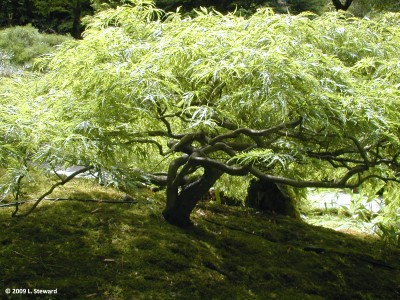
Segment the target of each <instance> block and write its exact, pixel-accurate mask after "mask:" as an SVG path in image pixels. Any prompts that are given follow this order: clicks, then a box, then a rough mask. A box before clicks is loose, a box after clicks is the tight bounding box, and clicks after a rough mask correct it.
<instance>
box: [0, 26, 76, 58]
mask: <svg viewBox="0 0 400 300" xmlns="http://www.w3.org/2000/svg"><path fill="white" fill-rule="evenodd" d="M68 39H69V38H68V37H66V36H61V35H55V34H43V33H39V32H38V30H37V29H35V28H34V27H32V26H31V25H27V26H16V27H10V28H7V29H3V30H0V51H1V53H3V55H4V54H6V59H7V60H8V61H9V62H11V63H13V64H17V65H26V64H28V65H29V64H31V63H32V61H33V59H34V58H37V57H39V56H40V55H43V54H47V53H50V52H52V51H54V50H55V46H57V45H59V44H61V43H62V42H64V41H66V40H68ZM3 59H4V56H3ZM3 59H2V60H3Z"/></svg>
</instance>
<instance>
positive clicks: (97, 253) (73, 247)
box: [0, 192, 400, 299]
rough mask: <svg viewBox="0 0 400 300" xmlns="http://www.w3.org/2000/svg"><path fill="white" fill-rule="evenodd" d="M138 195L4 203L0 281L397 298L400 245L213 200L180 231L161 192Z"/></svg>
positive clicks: (106, 295)
mask: <svg viewBox="0 0 400 300" xmlns="http://www.w3.org/2000/svg"><path fill="white" fill-rule="evenodd" d="M138 197H139V196H138ZM136 200H137V202H136V203H135V204H132V203H130V204H129V203H121V204H113V203H95V202H88V203H82V202H74V201H59V202H55V203H49V202H47V203H44V204H42V205H41V206H39V208H38V209H37V211H35V212H34V213H33V214H31V215H30V216H29V217H27V218H24V219H12V218H10V213H11V209H8V208H7V209H2V210H1V211H0V228H1V232H2V233H1V235H0V245H1V247H0V257H1V258H0V265H1V268H0V282H1V284H0V286H2V287H4V289H5V288H24V289H30V290H33V289H57V295H55V296H46V298H45V299H399V298H400V261H399V260H398V257H399V254H400V251H398V249H397V250H396V249H389V248H387V247H384V245H382V244H380V243H379V242H378V241H376V240H372V239H370V240H363V239H360V238H357V237H354V236H351V235H346V234H344V233H340V232H336V231H333V230H330V229H325V228H322V227H316V226H311V225H308V224H305V223H303V222H301V221H297V220H293V219H291V218H286V217H278V216H273V215H267V214H263V213H259V212H257V211H255V210H252V209H246V208H241V207H228V206H224V205H217V204H215V203H211V202H208V203H205V202H203V203H201V204H200V206H199V207H198V208H197V209H196V210H195V212H194V214H193V220H194V223H195V225H194V226H193V227H192V228H190V229H186V230H183V229H180V228H177V227H174V226H171V225H169V224H167V223H166V222H165V221H164V220H163V219H162V218H161V217H160V216H161V210H162V208H163V205H164V202H163V199H162V196H161V195H159V194H157V193H154V194H151V193H149V192H146V194H143V195H142V197H141V198H138V199H136ZM4 289H3V290H2V291H1V293H2V295H1V297H3V298H4V297H6V295H5V294H4ZM27 298H28V297H27V295H20V296H16V295H11V296H9V299H27ZM6 299H7V298H6ZM43 299H44V298H43Z"/></svg>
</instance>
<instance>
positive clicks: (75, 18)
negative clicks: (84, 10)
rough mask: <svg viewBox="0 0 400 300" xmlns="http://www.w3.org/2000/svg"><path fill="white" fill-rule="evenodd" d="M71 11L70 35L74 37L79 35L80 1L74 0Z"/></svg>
mask: <svg viewBox="0 0 400 300" xmlns="http://www.w3.org/2000/svg"><path fill="white" fill-rule="evenodd" d="M74 4H75V5H74V8H73V11H72V36H73V37H74V38H76V39H79V38H80V37H81V28H80V26H81V1H80V0H76V1H75V3H74Z"/></svg>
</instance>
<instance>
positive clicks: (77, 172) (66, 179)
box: [12, 166, 94, 217]
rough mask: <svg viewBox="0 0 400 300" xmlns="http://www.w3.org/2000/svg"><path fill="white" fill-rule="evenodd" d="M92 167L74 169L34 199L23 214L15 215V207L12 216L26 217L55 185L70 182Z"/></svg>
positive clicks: (16, 211)
mask: <svg viewBox="0 0 400 300" xmlns="http://www.w3.org/2000/svg"><path fill="white" fill-rule="evenodd" d="M93 168H94V166H87V167H84V168H82V169H79V170H77V171H75V172H74V173H72V174H71V175H69V176H67V177H66V178H65V179H63V180H61V181H59V182H57V183H55V184H53V185H52V187H51V188H50V189H49V190H48V191H47V192H46V193H44V194H43V195H42V196H40V197H39V198H38V199H37V200H36V202H35V203H34V204H33V205H32V207H31V208H30V209H29V210H28V211H26V212H25V213H23V214H20V215H17V213H18V209H16V210H15V211H14V212H13V213H12V216H13V217H26V216H28V215H29V214H31V213H32V212H33V211H34V209H35V208H36V206H38V205H39V203H40V202H42V200H43V199H45V198H46V197H47V196H48V195H50V194H51V193H52V192H53V191H54V190H55V189H56V188H57V187H59V186H62V185H65V184H66V183H68V182H70V181H71V180H72V179H74V178H75V177H76V176H78V175H79V174H82V173H85V172H87V171H90V170H92V169H93ZM16 207H17V208H18V206H16Z"/></svg>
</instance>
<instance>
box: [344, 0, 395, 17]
mask: <svg viewBox="0 0 400 300" xmlns="http://www.w3.org/2000/svg"><path fill="white" fill-rule="evenodd" d="M349 11H350V12H352V13H353V14H354V15H356V16H360V17H364V16H366V15H368V14H374V13H376V12H379V11H392V12H395V11H397V12H398V11H400V3H399V1H397V0H380V1H374V0H355V1H353V3H352V5H351V6H350V9H349Z"/></svg>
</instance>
